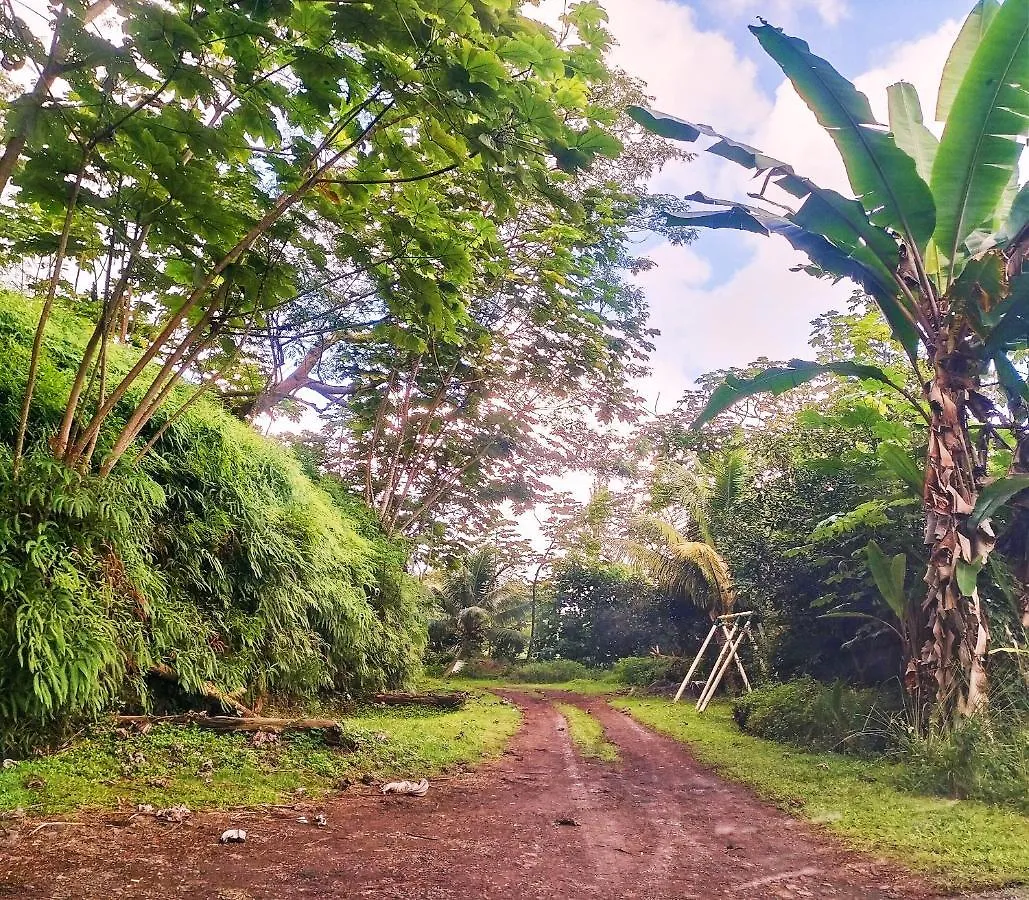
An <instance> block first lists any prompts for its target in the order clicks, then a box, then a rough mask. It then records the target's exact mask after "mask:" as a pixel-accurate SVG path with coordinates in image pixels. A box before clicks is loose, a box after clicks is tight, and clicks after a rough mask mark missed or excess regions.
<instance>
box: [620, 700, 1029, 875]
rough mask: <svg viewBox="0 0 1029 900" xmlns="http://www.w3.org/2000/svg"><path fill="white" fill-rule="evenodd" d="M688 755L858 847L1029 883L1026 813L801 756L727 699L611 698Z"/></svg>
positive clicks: (887, 773) (841, 762)
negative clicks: (701, 703) (737, 715)
mask: <svg viewBox="0 0 1029 900" xmlns="http://www.w3.org/2000/svg"><path fill="white" fill-rule="evenodd" d="M612 702H613V705H615V706H618V707H620V708H622V709H625V710H627V711H628V712H629V713H631V714H632V715H633V716H634V717H635V718H636V719H638V720H639V721H640V722H642V723H643V724H645V725H649V726H651V727H653V728H655V729H656V730H658V731H661V732H664V733H665V734H668V735H670V736H671V737H673V738H675V739H677V740H680V741H683V742H684V743H687V744H689V745H690V748H691V750H692V751H693V753H694V755H696V757H697V758H698V759H699V760H701V761H702V762H705V763H707V764H709V765H711V766H712V768H714V769H715V770H717V771H718V772H720V773H721V774H723V775H725V776H727V777H729V778H732V779H733V780H736V781H740V782H743V783H745V784H748V785H750V786H751V787H752V788H753V789H754V790H755V791H756V792H757V793H758V794H759V795H760V796H762V797H764V798H766V799H768V800H770V801H772V802H773V803H775V804H776V805H777V806H779V807H781V808H782V809H784V810H786V811H788V812H789V813H791V814H793V815H796V816H798V817H802V818H806V819H809V820H810V821H812V822H815V823H818V824H819V825H821V826H823V827H824V828H826V829H828V830H829V831H831V832H833V833H835V834H837V835H839V836H840V837H842V838H843V839H844V841H845V842H846V843H848V844H850V845H851V846H853V847H856V848H858V849H863V850H868V851H872V852H875V853H881V854H884V855H887V856H891V857H893V858H894V859H896V860H898V861H899V862H902V863H903V864H905V865H906V866H908V867H909V868H912V869H916V870H919V871H922V872H925V873H927V874H929V875H932V876H933V877H935V878H936V879H937V880H939V881H941V882H942V883H943V884H945V885H946V886H948V887H951V888H968V887H988V886H1000V885H1006V884H1020V883H1024V882H1027V881H1029V818H1027V817H1025V816H1022V815H1019V814H1018V813H1017V812H1014V811H1013V810H1011V809H1006V808H1004V807H999V806H992V805H989V804H985V803H976V802H971V801H964V800H963V801H958V800H945V799H941V798H938V797H927V796H922V795H919V794H915V793H912V792H910V791H907V790H904V788H903V787H902V786H901V780H902V777H903V774H904V773H903V770H902V768H901V767H900V765H899V764H896V763H885V762H870V761H868V760H861V759H857V758H854V757H845V756H842V755H839V754H834V753H805V752H803V751H800V750H793V749H789V748H787V747H784V746H783V745H781V744H776V743H773V742H771V741H766V740H762V739H761V738H755V737H751V736H749V735H745V734H742V733H741V732H740V731H739V730H738V729H737V728H736V726H735V724H734V723H733V721H732V717H731V715H730V712H729V709H728V707H727V706H712V707H711V708H710V709H709V710H708V711H707V712H706V713H704V714H703V715H698V714H697V712H696V711H695V710H694V709H693V707H692V706H690V705H688V704H681V705H680V704H676V705H673V704H671V703H669V702H668V701H667V700H645V699H639V700H637V699H630V698H625V699H616V700H613V701H612Z"/></svg>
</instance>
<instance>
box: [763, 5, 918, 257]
mask: <svg viewBox="0 0 1029 900" xmlns="http://www.w3.org/2000/svg"><path fill="white" fill-rule="evenodd" d="M750 30H751V31H752V32H754V34H755V35H756V36H757V39H758V40H759V41H760V42H761V46H762V47H764V49H765V51H766V52H767V53H768V54H769V55H770V56H771V57H772V58H773V59H774V60H775V61H776V62H777V63H778V64H779V66H780V67H781V68H782V70H783V72H785V73H786V76H787V77H788V78H789V79H790V81H791V82H792V83H793V86H794V87H795V88H796V90H797V93H798V94H800V96H801V98H802V99H803V100H804V102H805V103H807V105H808V107H809V108H810V109H811V111H812V112H813V113H814V114H815V116H816V118H817V119H818V122H819V124H821V125H822V127H823V128H825V129H826V131H828V132H829V136H830V137H831V138H832V139H833V140H834V141H835V143H836V146H837V148H838V149H839V151H840V155H841V156H842V157H843V163H844V165H845V166H846V169H847V175H848V177H849V178H850V184H851V187H852V188H853V189H854V192H855V193H856V194H857V196H858V198H859V199H860V200H861V205H862V206H864V208H865V209H866V210H867V211H868V216H869V218H870V219H871V220H872V222H873V223H875V224H876V225H881V226H883V227H886V228H892V229H894V230H895V231H898V232H900V233H901V234H902V235H904V236H905V237H906V239H907V240H908V242H909V243H910V244H911V245H912V246H914V247H916V248H917V249H918V250H919V251H921V250H923V249H924V247H925V245H926V243H927V242H928V240H929V238H930V237H931V235H932V234H933V229H934V227H935V224H936V211H935V206H934V204H933V196H932V194H931V193H930V192H929V188H928V186H927V185H926V183H925V182H924V181H923V180H922V179H921V178H920V177H919V175H918V172H917V170H916V169H915V163H914V160H913V159H912V158H911V157H910V156H908V155H907V154H906V153H905V152H904V151H903V150H901V149H900V148H899V147H898V146H897V144H896V141H894V139H893V135H891V134H890V133H889V132H887V131H886V129H885V128H883V127H882V125H880V124H879V122H877V121H876V119H875V116H874V115H873V114H872V108H871V106H870V105H869V103H868V98H867V97H866V96H865V95H864V94H862V93H861V92H860V91H858V90H857V88H855V87H854V85H853V84H851V83H850V82H849V81H847V79H846V78H844V77H843V76H842V75H840V73H839V72H837V71H836V70H835V69H834V68H833V67H832V66H831V65H830V64H829V63H828V62H827V61H826V60H824V59H822V58H821V57H819V56H815V55H814V54H813V53H812V52H811V50H810V48H809V47H808V45H807V44H806V43H805V42H804V41H802V40H800V39H799V38H795V37H790V36H789V35H787V34H784V33H783V32H782V31H781V30H780V29H778V28H773V27H772V26H771V25H768V24H767V23H765V24H762V25H760V26H751V29H750Z"/></svg>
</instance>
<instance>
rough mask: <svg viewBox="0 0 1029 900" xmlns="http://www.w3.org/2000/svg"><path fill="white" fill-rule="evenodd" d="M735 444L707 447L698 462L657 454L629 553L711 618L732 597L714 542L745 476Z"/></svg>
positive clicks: (666, 588) (730, 604) (665, 587)
mask: <svg viewBox="0 0 1029 900" xmlns="http://www.w3.org/2000/svg"><path fill="white" fill-rule="evenodd" d="M747 469H748V460H747V455H746V452H745V451H744V450H742V449H741V448H737V447H733V448H728V449H725V450H722V451H719V452H718V453H712V454H711V455H710V456H708V457H707V458H706V459H705V460H704V461H703V462H702V461H701V460H700V458H699V457H697V456H696V455H694V456H692V457H691V458H690V459H689V460H688V461H687V462H679V461H675V460H671V459H661V460H659V461H658V463H657V466H656V467H655V470H654V475H653V478H652V480H651V485H650V510H651V514H649V515H645V516H642V517H640V518H639V519H637V521H636V524H635V529H634V530H635V532H636V535H635V537H636V540H635V542H634V544H633V546H632V548H631V551H630V555H631V556H632V557H633V559H634V561H635V562H636V564H637V566H639V567H640V568H642V569H643V570H644V571H646V572H647V573H648V574H649V575H650V577H652V578H653V579H654V580H655V582H656V583H657V585H658V587H659V588H660V589H661V590H662V591H663V592H664V593H666V594H667V595H668V596H670V597H674V598H676V599H680V600H687V599H688V600H690V601H691V602H693V603H694V604H695V605H697V606H699V607H700V608H701V609H704V610H705V611H706V612H707V613H708V615H709V616H710V617H711V619H712V620H714V619H715V618H717V617H718V616H721V615H725V614H727V613H731V612H732V611H733V608H734V606H735V603H736V593H735V590H734V588H733V583H732V575H731V573H730V572H729V567H728V565H726V562H725V560H724V559H723V558H722V555H721V554H720V553H719V552H718V548H717V546H716V543H715V532H716V531H717V527H718V524H719V523H720V522H721V521H722V519H723V517H724V516H725V514H726V513H728V512H729V511H730V510H731V509H732V507H733V506H734V505H735V504H736V503H738V502H740V500H741V499H742V497H743V495H744V492H745V490H746V485H747V482H748V472H747Z"/></svg>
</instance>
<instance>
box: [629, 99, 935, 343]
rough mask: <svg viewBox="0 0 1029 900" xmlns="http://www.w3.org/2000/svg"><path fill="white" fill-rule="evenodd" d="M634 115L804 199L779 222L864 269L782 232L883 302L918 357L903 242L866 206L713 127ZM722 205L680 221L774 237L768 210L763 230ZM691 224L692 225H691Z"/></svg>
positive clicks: (637, 110) (897, 333)
mask: <svg viewBox="0 0 1029 900" xmlns="http://www.w3.org/2000/svg"><path fill="white" fill-rule="evenodd" d="M629 115H630V116H632V117H633V119H635V120H636V121H637V122H639V123H640V124H641V125H643V126H644V127H646V128H648V129H650V130H651V131H653V132H655V133H656V134H660V135H662V136H664V137H670V138H673V139H675V140H680V141H686V142H689V143H693V142H695V141H696V140H698V139H699V138H700V136H701V135H707V136H708V137H712V138H715V139H716V143H714V144H712V145H711V146H710V147H707V148H706V152H708V153H712V154H714V155H715V156H721V157H723V158H725V159H728V160H730V161H731V162H734V163H736V164H737V165H739V166H743V167H744V168H746V169H752V170H756V172H757V173H758V174H762V173H764V172H768V177H769V179H770V180H772V181H774V183H775V184H776V185H777V186H778V187H780V188H782V189H783V190H784V191H786V192H787V193H789V194H791V195H792V196H794V197H796V198H798V199H800V200H803V201H804V202H803V205H802V206H801V208H800V209H799V210H798V211H797V212H796V213H793V214H791V215H788V216H785V217H783V216H775V217H774V220H777V221H779V222H783V221H789V222H792V223H793V224H795V225H797V226H799V227H800V228H801V229H802V230H803V231H807V232H812V233H813V235H814V236H821V237H824V238H825V239H826V240H827V241H829V243H830V244H832V245H833V246H834V247H836V248H838V249H839V250H841V251H842V252H843V253H845V254H846V255H847V256H849V257H851V259H852V260H853V261H854V262H856V263H858V264H859V265H857V266H854V265H851V264H850V263H847V262H841V261H839V260H837V261H835V262H831V261H830V258H829V256H828V255H827V254H826V253H825V252H824V248H821V247H819V246H818V244H817V242H816V241H814V240H813V239H808V238H803V240H804V241H805V243H806V244H807V246H798V242H797V240H796V239H800V238H801V235H802V232H793V231H791V230H790V229H788V228H787V227H785V226H783V227H782V228H781V229H780V230H779V231H778V232H777V233H779V234H781V235H783V236H784V237H786V238H787V239H788V240H790V242H791V243H793V244H794V246H796V247H798V249H802V250H804V251H805V252H807V253H808V255H809V256H812V253H811V251H812V250H815V251H816V252H818V251H820V250H821V251H822V252H821V254H820V255H821V256H822V257H823V260H822V261H821V262H817V265H819V266H820V267H821V268H823V269H825V270H826V271H829V272H832V273H833V274H835V275H837V276H839V277H848V278H851V279H853V280H854V281H856V282H857V283H858V284H860V285H861V286H862V287H863V288H864V289H865V291H866V292H868V293H869V294H871V295H872V296H873V297H874V298H875V299H876V301H877V302H878V304H879V307H880V309H881V310H882V312H883V315H884V316H885V317H886V320H887V321H888V322H889V324H890V327H891V328H892V329H893V336H894V338H895V339H896V340H897V341H899V342H900V343H901V344H902V345H903V346H904V347H905V349H906V350H907V351H908V354H909V355H911V356H914V354H915V353H916V352H917V349H918V340H919V339H918V332H917V330H916V328H915V326H914V324H913V321H912V320H913V314H912V311H911V310H910V308H909V307H908V304H907V303H906V301H905V299H904V298H903V297H902V296H901V295H899V294H898V292H897V289H896V287H895V282H896V276H895V272H896V269H897V265H898V263H899V248H898V246H897V242H896V240H894V238H893V237H892V236H891V235H890V234H889V232H887V231H886V230H885V229H883V228H879V227H877V226H875V225H873V224H872V223H871V222H869V220H868V216H867V214H866V212H865V210H864V208H863V207H862V206H861V204H860V203H858V202H857V201H856V200H852V199H849V198H847V197H844V196H843V195H842V194H838V193H837V192H836V191H831V190H826V189H825V188H821V187H819V186H818V185H817V184H815V183H814V182H813V181H811V180H810V179H809V178H804V177H803V176H800V175H797V174H796V173H795V172H794V170H793V168H792V166H789V165H787V164H786V163H784V162H782V161H781V160H778V159H776V158H775V157H772V156H768V155H767V154H765V153H762V152H761V151H760V150H758V149H756V148H754V147H751V146H749V145H748V144H744V143H741V142H740V141H734V140H731V139H730V138H727V137H725V136H724V135H722V134H720V133H719V132H717V131H715V130H714V129H713V128H711V127H710V126H709V125H700V124H696V123H694V122H687V121H686V120H685V119H680V118H677V117H676V116H671V115H668V114H667V113H662V112H658V111H657V110H653V109H646V108H644V107H641V106H635V107H630V108H629ZM752 196H753V195H752ZM693 197H694V198H702V197H703V195H700V194H695V195H693ZM686 199H690V198H686ZM701 202H708V201H706V200H701ZM720 202H721V205H724V206H730V207H733V209H732V210H730V214H729V215H711V214H702V213H690V214H688V215H687V216H680V218H681V219H683V221H682V222H681V223H680V224H683V225H692V226H694V227H708V228H736V229H740V230H744V231H754V232H756V233H759V234H767V233H769V228H768V227H767V222H770V221H773V219H772V218H770V217H771V216H772V214H770V213H768V212H767V211H765V210H761V211H760V213H756V214H758V215H760V216H761V217H762V218H763V220H764V221H766V224H764V225H760V226H758V225H756V224H755V223H754V221H753V219H754V217H753V216H750V215H746V214H742V213H741V212H740V210H743V209H747V210H751V211H752V212H754V211H755V210H754V207H749V206H746V205H745V204H735V203H732V202H730V201H720ZM685 219H691V220H692V221H688V222H687V221H685ZM812 259H814V257H813V256H812Z"/></svg>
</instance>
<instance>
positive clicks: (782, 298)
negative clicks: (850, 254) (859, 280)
mask: <svg viewBox="0 0 1029 900" xmlns="http://www.w3.org/2000/svg"><path fill="white" fill-rule="evenodd" d="M741 243H743V244H744V245H749V249H750V250H752V252H753V256H752V258H751V261H750V262H749V263H748V264H747V265H745V266H744V267H743V268H742V269H740V270H739V271H738V272H736V274H735V275H733V276H732V277H731V278H730V279H729V280H728V281H724V282H722V283H721V284H718V285H717V286H715V287H712V286H710V285H708V284H707V283H706V282H707V280H708V277H709V275H710V274H711V269H710V265H709V264H708V263H707V261H706V260H704V259H703V257H701V256H700V255H699V253H698V252H697V250H695V249H694V248H692V247H686V248H682V247H672V246H670V245H668V244H665V245H663V246H661V247H658V248H657V249H656V250H655V251H654V252H653V253H652V254H651V257H652V258H653V259H654V260H655V261H656V262H657V263H658V267H657V268H655V269H652V270H651V271H649V272H647V273H645V274H644V275H642V276H641V278H640V284H641V285H642V287H643V288H644V290H645V291H646V293H647V296H648V298H649V300H650V306H651V323H652V324H653V325H654V327H656V328H659V329H660V330H661V336H660V337H659V338H658V339H657V352H656V353H655V354H654V358H653V360H652V366H653V374H652V375H651V377H650V378H648V379H647V381H646V382H645V384H643V385H642V389H643V391H644V393H645V395H646V396H647V398H648V400H649V402H650V405H651V407H653V405H654V403H655V401H656V400H657V399H658V397H660V401H659V403H658V410H659V411H661V412H665V411H667V410H668V409H670V408H671V407H672V406H674V404H675V403H676V401H677V400H678V399H679V397H680V396H682V392H683V390H684V389H685V388H686V387H687V386H689V384H690V383H691V382H692V381H693V380H694V378H696V377H697V376H698V375H700V374H701V373H703V372H709V371H711V370H713V369H721V368H726V367H728V366H742V365H746V364H747V363H749V362H752V361H753V360H754V359H756V358H758V357H760V356H767V357H769V358H771V359H790V358H793V357H797V356H799V357H805V356H808V355H809V354H810V350H808V348H807V337H808V332H809V327H808V323H809V322H810V321H811V320H812V319H813V318H814V317H815V316H817V315H819V314H820V313H823V312H825V311H826V310H828V309H832V308H836V309H843V308H844V307H845V306H846V302H847V299H848V298H849V297H850V294H851V291H852V290H853V288H852V287H851V286H850V285H848V284H846V283H840V284H838V285H833V284H832V283H831V282H827V281H819V280H816V279H814V278H811V277H810V276H809V275H805V274H803V273H800V272H791V271H790V268H791V267H792V266H795V265H797V264H798V263H801V262H803V261H804V257H803V255H802V254H800V253H797V252H796V251H794V250H793V249H792V248H791V247H790V246H789V245H788V244H787V243H786V242H785V241H780V240H777V239H774V238H761V237H758V236H750V235H748V236H745V237H744V238H742V240H741ZM696 246H702V245H696Z"/></svg>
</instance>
